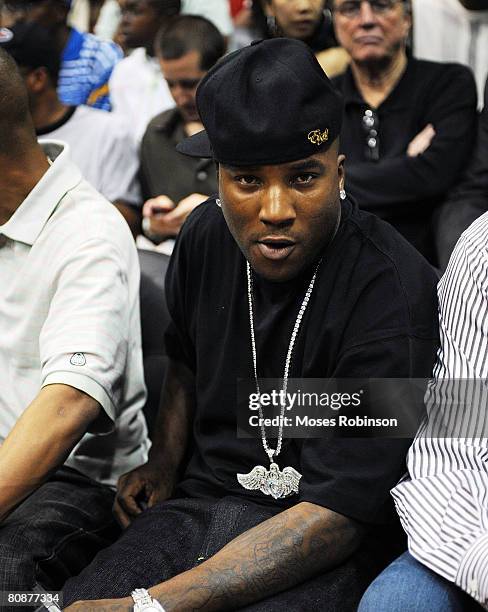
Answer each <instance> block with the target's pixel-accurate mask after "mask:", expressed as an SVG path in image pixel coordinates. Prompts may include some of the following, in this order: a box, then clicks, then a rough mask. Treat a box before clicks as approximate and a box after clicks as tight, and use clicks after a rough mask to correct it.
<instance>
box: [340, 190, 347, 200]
mask: <svg viewBox="0 0 488 612" xmlns="http://www.w3.org/2000/svg"><path fill="white" fill-rule="evenodd" d="M339 197H340V198H341V200H345V199H346V190H345V189H341V190H340V191H339Z"/></svg>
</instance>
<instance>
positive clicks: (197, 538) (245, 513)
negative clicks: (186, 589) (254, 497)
mask: <svg viewBox="0 0 488 612" xmlns="http://www.w3.org/2000/svg"><path fill="white" fill-rule="evenodd" d="M279 510H280V509H276V508H274V509H273V508H269V507H263V506H260V505H258V504H256V503H253V502H251V501H246V500H243V499H238V498H236V497H232V496H229V497H224V498H222V499H219V500H203V499H174V500H169V501H165V502H162V503H160V504H158V505H156V506H153V507H152V508H150V509H149V510H146V511H145V512H143V513H142V514H140V515H139V516H138V517H137V518H136V519H135V520H134V521H133V522H132V523H131V525H130V526H129V527H128V529H127V530H126V531H125V532H124V533H123V535H122V536H121V537H120V538H119V540H117V542H116V543H115V544H113V545H112V546H110V547H109V548H106V549H105V550H102V551H101V552H100V553H99V554H98V555H97V556H96V557H95V559H94V560H93V562H92V563H91V564H90V565H89V566H88V567H87V568H86V569H85V570H83V571H82V572H81V574H79V575H78V576H76V577H74V578H71V579H70V580H68V581H67V582H66V584H65V587H64V591H63V600H64V603H65V605H68V604H70V603H72V602H74V601H78V600H80V599H81V600H86V599H88V600H89V599H105V598H112V597H127V596H128V595H129V594H130V592H131V591H132V590H134V589H136V588H141V587H143V588H149V587H150V586H153V585H155V584H158V583H160V582H164V581H165V580H168V579H169V578H171V577H173V576H175V575H177V574H180V573H182V572H184V571H186V570H189V569H191V568H193V567H195V566H196V565H198V564H199V563H201V562H202V561H203V560H204V559H208V558H209V557H211V556H212V555H214V554H215V553H216V552H217V551H218V550H220V549H221V548H222V547H223V546H225V544H227V543H228V542H229V541H230V540H232V539H234V538H236V537H237V536H238V535H239V534H241V533H243V532H244V531H246V530H248V529H251V528H252V527H254V526H256V525H258V524H259V523H261V522H263V521H265V520H266V519H268V518H270V517H272V516H273V515H274V514H276V513H277V512H278V511H279ZM384 565H385V564H384V563H383V562H381V566H379V562H378V560H377V559H375V555H374V551H373V552H371V550H366V549H363V550H359V551H357V552H356V553H355V554H354V555H353V556H352V557H351V558H350V559H348V560H347V561H346V562H345V563H343V564H342V565H340V566H339V567H336V568H334V569H331V570H330V571H328V572H326V573H325V574H322V575H319V576H317V577H316V578H313V579H311V580H308V581H306V582H304V583H302V584H300V585H298V586H296V587H293V588H291V589H289V590H287V591H284V592H282V593H279V594H277V595H275V596H272V597H269V598H267V599H265V600H262V601H260V602H258V603H254V604H250V605H248V606H246V607H245V608H242V610H245V611H246V612H283V610H289V611H292V610H293V611H295V612H297V611H303V612H310V611H311V610H327V612H356V609H357V605H358V602H359V600H360V599H361V595H362V594H363V592H364V590H365V589H366V587H367V585H368V584H369V583H370V582H371V580H372V579H373V578H374V576H376V575H377V574H378V572H379V571H381V569H382V568H383V567H384Z"/></svg>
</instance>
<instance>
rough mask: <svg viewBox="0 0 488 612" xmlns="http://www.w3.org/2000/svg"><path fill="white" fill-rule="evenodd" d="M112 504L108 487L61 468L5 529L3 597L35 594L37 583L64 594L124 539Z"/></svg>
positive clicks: (0, 575)
mask: <svg viewBox="0 0 488 612" xmlns="http://www.w3.org/2000/svg"><path fill="white" fill-rule="evenodd" d="M113 498H114V493H113V491H112V490H111V489H110V488H109V487H106V486H104V485H101V484H99V483H97V482H95V481H94V480H91V479H90V478H88V477H87V476H84V475H83V474H80V473H79V472H77V471H76V470H73V469H71V468H67V467H62V468H60V469H59V470H58V471H57V472H56V473H55V474H53V475H52V476H51V478H50V479H49V480H48V481H47V482H46V483H44V484H43V485H41V487H39V489H37V490H36V491H35V492H34V493H32V495H30V496H29V497H28V498H27V499H25V500H24V501H23V502H22V503H21V504H20V505H19V506H18V507H17V508H16V509H15V510H14V511H13V512H12V513H11V514H10V515H9V516H8V517H7V519H6V520H5V521H4V522H3V523H1V524H0V591H7V592H8V591H32V590H33V589H34V587H35V586H36V584H37V583H39V584H41V585H42V586H43V587H44V588H45V589H47V590H60V589H61V588H62V586H63V584H64V582H65V581H66V579H67V578H69V577H70V576H73V575H75V574H77V573H78V572H80V571H81V570H82V569H83V568H84V567H85V566H86V565H88V563H90V561H91V559H92V558H93V557H94V556H95V554H96V553H97V552H98V551H99V550H100V549H101V548H104V547H105V546H108V545H109V544H111V543H112V542H113V541H114V540H115V539H116V537H117V536H118V534H119V533H120V532H119V529H118V527H117V525H116V523H115V521H114V519H113V517H112V504H113ZM23 609H24V608H22V607H12V612H21V611H22V610H23ZM33 609H34V608H32V607H26V608H25V611H26V612H27V611H30V612H33ZM6 610H9V608H7V607H2V612H4V611H6Z"/></svg>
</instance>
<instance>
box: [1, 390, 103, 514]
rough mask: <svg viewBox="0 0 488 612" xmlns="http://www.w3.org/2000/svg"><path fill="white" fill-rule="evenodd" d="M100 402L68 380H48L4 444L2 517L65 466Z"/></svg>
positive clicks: (96, 412) (96, 413)
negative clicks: (50, 381) (75, 387)
mask: <svg viewBox="0 0 488 612" xmlns="http://www.w3.org/2000/svg"><path fill="white" fill-rule="evenodd" d="M99 412H100V404H99V403H98V402H97V401H96V400H94V399H93V398H91V397H90V396H89V395H86V394H85V393H83V392H82V391H78V390H77V389H74V388H73V387H69V386H68V385H61V384H59V385H54V384H53V385H48V386H46V387H44V388H43V389H41V391H40V392H39V394H38V395H37V397H36V398H35V399H34V400H33V401H32V403H31V404H30V405H29V406H28V407H27V409H26V410H25V411H24V413H23V414H22V416H21V417H20V418H19V420H18V421H17V423H16V424H15V427H14V428H13V429H12V431H11V432H10V434H9V435H8V436H7V438H6V440H5V442H4V443H3V444H2V445H1V446H0V521H2V520H4V519H5V518H6V517H7V515H8V514H9V513H10V512H11V511H12V510H13V509H14V508H15V506H16V505H17V504H19V503H20V502H21V501H22V500H23V499H25V498H26V497H27V496H28V495H30V493H32V492H33V491H34V490H35V489H36V488H37V487H38V486H39V485H41V484H42V483H43V482H44V481H45V480H46V479H47V478H48V477H49V475H50V474H51V472H53V471H54V470H55V469H56V468H58V467H59V466H60V465H62V464H63V463H64V461H65V459H66V458H67V457H68V455H69V454H70V452H71V451H72V449H73V447H74V446H75V444H76V443H77V442H78V441H79V440H80V439H81V437H82V436H83V434H84V433H85V432H86V430H87V429H88V426H89V424H90V423H91V422H92V421H93V420H94V419H95V418H96V417H97V416H98V414H99Z"/></svg>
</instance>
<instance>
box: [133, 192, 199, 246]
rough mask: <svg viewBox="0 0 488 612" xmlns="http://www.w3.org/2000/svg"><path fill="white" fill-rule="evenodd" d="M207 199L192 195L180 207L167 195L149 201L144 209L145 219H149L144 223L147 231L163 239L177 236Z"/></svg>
mask: <svg viewBox="0 0 488 612" xmlns="http://www.w3.org/2000/svg"><path fill="white" fill-rule="evenodd" d="M207 199H208V196H206V195H203V194H201V193H192V194H191V195H189V196H187V197H186V198H183V199H182V200H180V202H178V205H175V204H174V202H173V201H172V200H170V198H168V196H165V195H161V196H158V197H157V198H151V199H150V200H147V202H146V203H145V204H144V206H143V209H142V214H143V217H144V218H145V219H148V221H145V222H144V224H145V225H146V227H147V229H146V231H147V230H149V233H151V234H155V235H157V236H159V237H160V238H162V239H164V238H172V237H174V236H177V235H178V233H179V231H180V229H181V226H182V225H183V223H184V222H185V220H186V218H187V217H188V215H189V214H190V213H191V211H192V210H193V209H194V208H196V207H197V206H198V205H199V204H201V203H202V202H205V200H207Z"/></svg>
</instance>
